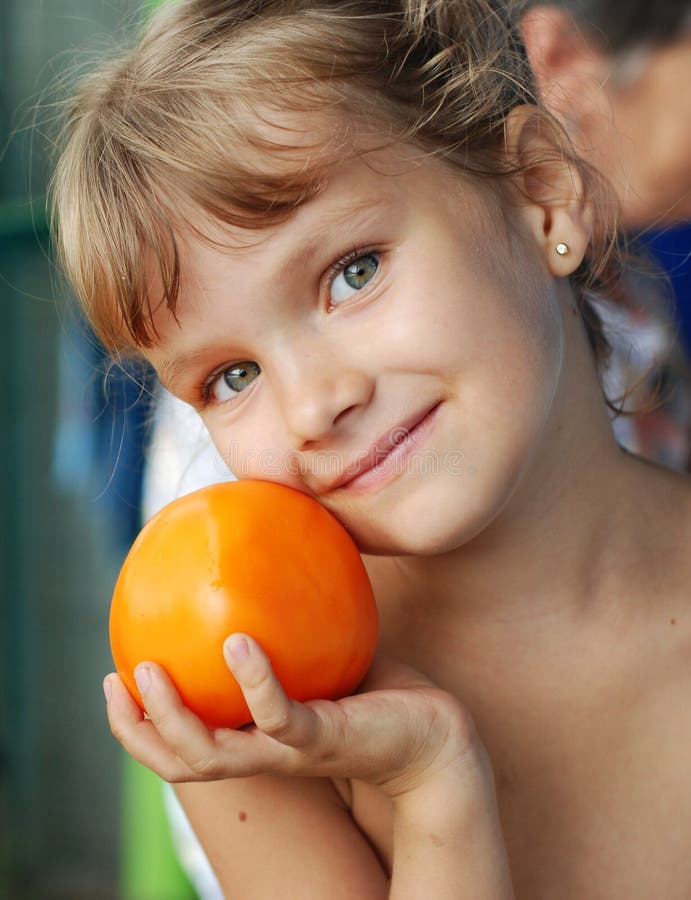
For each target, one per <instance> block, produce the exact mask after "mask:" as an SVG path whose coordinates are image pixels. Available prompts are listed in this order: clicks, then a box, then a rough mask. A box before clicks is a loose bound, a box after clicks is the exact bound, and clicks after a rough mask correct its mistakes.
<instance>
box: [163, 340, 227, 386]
mask: <svg viewBox="0 0 691 900" xmlns="http://www.w3.org/2000/svg"><path fill="white" fill-rule="evenodd" d="M211 353H213V350H212V348H210V347H201V348H200V349H199V350H193V351H191V352H189V353H180V354H177V355H175V356H169V357H165V358H164V359H163V360H162V361H161V362H160V363H159V365H157V366H155V369H156V372H157V374H158V380H159V382H160V383H161V385H162V386H163V387H164V388H165V389H166V390H167V391H170V393H171V394H174V393H175V388H176V386H177V384H178V382H179V381H180V379H181V378H182V376H183V375H184V373H185V372H186V370H188V369H196V368H197V366H200V365H201V364H202V363H204V362H205V361H206V360H207V359H208V358H209V355H210V354H211Z"/></svg>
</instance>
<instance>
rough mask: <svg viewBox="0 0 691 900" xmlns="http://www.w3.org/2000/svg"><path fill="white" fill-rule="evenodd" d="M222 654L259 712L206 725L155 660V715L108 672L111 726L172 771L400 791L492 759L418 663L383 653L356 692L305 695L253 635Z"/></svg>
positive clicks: (151, 705) (150, 666) (235, 639)
mask: <svg viewBox="0 0 691 900" xmlns="http://www.w3.org/2000/svg"><path fill="white" fill-rule="evenodd" d="M224 655H225V658H226V662H227V664H228V666H229V668H230V669H231V671H232V673H233V675H234V676H235V678H236V679H237V681H238V683H239V684H240V686H241V688H242V691H243V693H244V696H245V699H246V701H247V704H248V706H249V708H250V711H251V713H252V716H253V718H254V723H255V724H254V725H252V726H248V727H246V728H243V729H239V730H235V729H228V728H219V729H215V730H209V729H208V728H207V727H206V726H205V725H204V724H203V722H202V721H201V720H200V719H199V718H198V717H197V716H196V715H194V713H192V712H191V711H190V710H189V709H188V708H186V707H185V706H184V705H183V703H182V701H181V699H180V697H179V695H178V693H177V691H176V690H175V688H174V687H173V684H172V682H171V681H170V679H169V678H168V676H167V675H166V673H165V671H164V670H163V669H162V668H161V667H160V666H157V665H155V664H154V663H142V664H140V665H139V666H138V667H137V671H136V675H137V681H138V685H139V688H140V691H141V694H142V697H143V699H144V703H145V705H146V710H147V713H148V716H144V715H143V713H142V712H141V710H140V708H139V706H138V705H137V703H135V701H134V699H133V698H132V697H131V696H130V694H129V692H128V691H127V689H126V688H125V686H124V684H123V683H122V681H121V680H120V679H119V678H118V676H117V675H109V676H108V677H107V678H106V681H105V683H104V687H105V689H106V694H107V695H109V700H108V719H109V722H110V726H111V729H112V731H113V734H114V735H115V737H116V738H117V739H118V740H119V741H120V743H121V744H122V745H123V747H124V748H125V749H126V750H127V751H128V752H129V753H130V754H131V755H132V756H133V757H134V758H135V759H137V760H138V761H139V762H141V763H143V764H144V765H146V766H148V767H149V768H150V769H153V771H154V772H156V773H157V774H159V775H160V776H161V777H162V778H164V779H165V780H166V781H170V782H184V781H211V780H217V779H224V778H236V777H241V776H248V775H257V774H262V773H266V774H273V775H295V776H323V777H341V778H356V779H359V780H362V781H367V782H370V783H372V784H376V785H379V786H380V787H381V788H382V789H384V790H385V792H386V793H388V794H389V795H390V796H392V797H396V796H398V795H401V794H405V793H407V792H409V791H411V790H414V789H415V788H416V787H418V786H419V785H420V784H422V783H423V782H427V781H429V780H430V779H434V777H435V776H436V775H437V774H438V773H441V772H442V771H444V770H445V769H447V768H449V767H450V768H453V769H454V770H456V771H458V770H459V767H460V769H463V768H468V769H469V770H470V771H471V772H474V771H475V770H476V769H478V767H479V768H480V769H481V770H483V771H484V770H486V769H487V765H486V759H485V756H484V751H483V750H482V747H481V745H480V742H479V740H478V738H477V735H476V732H475V728H474V726H473V722H472V719H471V717H470V715H469V713H468V712H467V711H466V710H465V708H464V707H463V706H462V705H461V704H460V703H459V702H458V701H457V700H456V699H455V698H454V697H452V696H451V695H450V694H447V693H445V692H444V691H442V690H440V689H439V688H437V687H435V686H434V685H433V684H432V683H431V682H430V681H429V680H428V679H427V678H425V677H424V676H423V675H421V674H420V673H418V672H415V671H414V670H412V669H409V668H407V667H404V666H401V665H398V664H394V663H392V662H390V661H388V660H384V659H377V660H376V661H375V663H374V665H373V666H372V669H371V670H370V673H369V674H368V676H367V679H366V681H365V683H364V684H363V685H362V687H361V689H360V692H359V693H358V694H356V695H354V696H352V697H346V698H344V699H342V700H338V701H335V702H331V701H327V700H314V701H310V702H308V703H304V704H303V703H298V702H296V701H294V700H290V699H289V698H288V697H287V696H286V694H285V692H284V691H283V689H282V687H281V685H280V683H279V681H278V679H277V678H276V677H275V675H274V673H273V671H272V669H271V665H270V663H269V660H268V658H267V656H266V655H265V654H264V652H263V651H262V650H261V648H260V647H259V645H258V644H257V643H256V641H254V640H253V639H252V638H251V637H248V636H245V635H239V634H236V635H232V636H231V637H229V638H228V639H227V641H226V643H225V646H224ZM476 774H477V772H475V775H476ZM470 780H471V782H472V781H473V780H475V778H474V776H472V775H471V779H470Z"/></svg>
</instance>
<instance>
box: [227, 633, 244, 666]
mask: <svg viewBox="0 0 691 900" xmlns="http://www.w3.org/2000/svg"><path fill="white" fill-rule="evenodd" d="M223 649H224V650H225V652H226V655H227V656H229V657H230V661H231V662H236V663H241V662H244V661H245V660H246V659H247V657H248V656H249V655H250V645H249V644H248V643H247V639H246V638H244V637H242V635H239V634H234V635H231V637H229V638H228V640H227V641H226V642H225V644H224V645H223Z"/></svg>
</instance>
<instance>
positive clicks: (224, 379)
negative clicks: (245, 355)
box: [209, 360, 261, 403]
mask: <svg viewBox="0 0 691 900" xmlns="http://www.w3.org/2000/svg"><path fill="white" fill-rule="evenodd" d="M260 372H261V369H260V368H259V366H258V365H257V363H256V362H252V360H245V361H244V362H241V363H237V364H236V365H234V366H229V368H227V369H224V370H223V371H222V372H220V373H219V374H218V375H216V376H215V378H214V380H213V382H212V383H211V385H210V388H209V394H210V396H211V398H212V399H213V400H215V401H216V403H223V402H224V401H225V400H230V399H232V398H233V397H234V396H236V395H237V394H239V393H241V392H242V391H244V390H245V388H246V387H249V386H250V384H251V383H252V382H253V381H254V379H255V378H256V377H257V376H258V375H259V373H260Z"/></svg>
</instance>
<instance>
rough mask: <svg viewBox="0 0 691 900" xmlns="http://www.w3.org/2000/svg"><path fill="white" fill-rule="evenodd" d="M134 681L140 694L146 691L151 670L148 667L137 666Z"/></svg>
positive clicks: (149, 681)
mask: <svg viewBox="0 0 691 900" xmlns="http://www.w3.org/2000/svg"><path fill="white" fill-rule="evenodd" d="M134 680H135V681H136V682H137V687H138V688H139V693H140V694H143V693H144V692H145V691H148V690H149V685H150V684H151V669H150V668H149V667H148V666H143V665H139V666H137V667H136V669H135V670H134Z"/></svg>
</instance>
